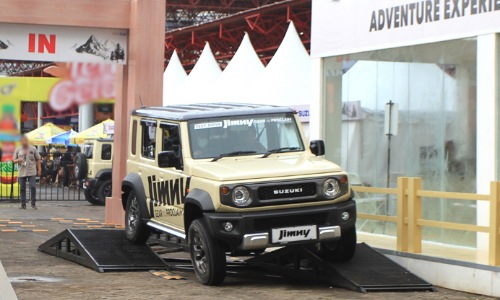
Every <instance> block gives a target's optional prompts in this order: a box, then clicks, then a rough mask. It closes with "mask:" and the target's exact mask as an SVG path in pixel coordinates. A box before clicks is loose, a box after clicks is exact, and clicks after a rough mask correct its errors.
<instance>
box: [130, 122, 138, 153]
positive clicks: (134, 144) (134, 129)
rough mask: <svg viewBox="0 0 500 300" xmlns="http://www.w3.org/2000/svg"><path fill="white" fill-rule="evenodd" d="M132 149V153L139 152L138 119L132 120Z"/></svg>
mask: <svg viewBox="0 0 500 300" xmlns="http://www.w3.org/2000/svg"><path fill="white" fill-rule="evenodd" d="M130 148H131V149H130V151H131V153H132V155H135V154H136V153H137V120H134V121H133V122H132V136H131V138H130Z"/></svg>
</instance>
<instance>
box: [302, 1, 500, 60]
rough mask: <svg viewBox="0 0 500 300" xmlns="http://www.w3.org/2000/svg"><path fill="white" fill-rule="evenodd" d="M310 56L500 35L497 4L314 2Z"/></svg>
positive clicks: (498, 6) (462, 2) (475, 2)
mask: <svg viewBox="0 0 500 300" xmlns="http://www.w3.org/2000/svg"><path fill="white" fill-rule="evenodd" d="M312 18H313V21H312V45H311V52H312V55H313V56H314V57H326V56H335V55H344V54H349V53H357V52H363V51H371V50H377V49H384V48H392V47H402V46H409V45H416V44H423V43H432V42H438V41H445V40H452V39H460V38H465V37H471V36H476V35H480V34H486V33H494V32H500V0H424V1H415V0H377V1H373V0H355V1H352V0H336V1H332V0H313V8H312Z"/></svg>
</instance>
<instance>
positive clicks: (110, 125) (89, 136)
mask: <svg viewBox="0 0 500 300" xmlns="http://www.w3.org/2000/svg"><path fill="white" fill-rule="evenodd" d="M114 130H115V121H113V120H106V121H104V122H102V123H99V124H97V125H95V126H92V127H90V128H89V129H86V130H84V131H82V132H80V133H78V134H76V135H75V136H73V137H71V139H70V140H71V143H72V144H83V142H84V141H85V140H95V139H102V138H107V137H109V136H111V135H113V134H114Z"/></svg>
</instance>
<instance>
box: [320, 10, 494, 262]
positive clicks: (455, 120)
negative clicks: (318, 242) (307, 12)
mask: <svg viewBox="0 0 500 300" xmlns="http://www.w3.org/2000/svg"><path fill="white" fill-rule="evenodd" d="M312 13H313V15H312V18H313V21H312V25H313V26H312V46H311V56H312V57H313V59H314V60H315V64H316V66H317V68H316V69H317V70H318V72H317V73H318V74H320V75H319V76H318V78H317V81H318V82H317V83H318V84H317V86H318V87H320V88H319V89H320V91H321V97H320V98H321V100H320V101H319V102H317V103H315V104H313V105H317V106H316V107H312V108H311V111H313V112H316V111H317V112H320V113H318V114H316V115H313V117H317V118H314V120H315V121H316V120H317V124H312V125H311V126H312V127H313V128H318V129H320V128H321V129H320V136H322V137H323V138H324V140H325V143H326V147H327V149H328V150H327V154H326V157H327V158H328V159H330V160H332V161H338V162H340V163H341V166H342V167H343V168H344V169H346V170H347V171H348V172H349V173H350V174H351V177H352V178H353V179H352V180H354V181H351V182H352V183H356V184H357V185H360V186H366V187H384V188H395V187H397V186H398V177H420V178H422V185H423V187H424V188H425V189H426V190H433V191H446V192H458V193H477V194H489V193H490V182H491V181H497V180H498V179H499V178H498V173H499V167H500V166H499V163H498V155H499V152H498V149H499V146H498V141H499V138H498V137H499V136H498V132H499V129H500V128H499V127H498V126H499V124H498V121H497V120H498V117H497V115H498V106H499V100H500V99H499V94H500V91H499V78H500V72H499V56H500V47H499V40H500V39H499V35H498V33H499V32H500V4H499V3H498V1H490V2H485V1H483V2H480V1H461V2H451V1H433V2H432V3H431V2H420V1H419V2H414V1H407V0H399V1H375V2H374V1H368V0H363V1H356V2H352V1H342V0H341V1H327V0H316V1H313V8H312ZM365 197H368V196H365ZM370 197H371V199H370V200H375V201H364V202H363V196H361V198H362V199H361V200H360V203H359V204H358V209H359V210H360V211H361V212H363V213H368V212H369V213H376V214H382V215H395V214H396V213H397V212H398V211H397V209H398V208H397V205H396V202H395V201H396V200H395V198H390V197H388V196H384V195H375V196H373V194H372V195H371V196H370ZM373 197H375V198H377V197H379V198H380V199H378V200H377V199H373ZM422 199H424V200H425V197H422ZM364 200H367V199H366V198H365V199H364ZM365 202H366V203H368V202H370V203H371V204H365ZM377 202H378V203H379V204H377V205H374V204H373V203H377ZM422 215H423V218H425V219H429V220H434V221H437V222H456V223H462V224H471V225H478V226H487V225H488V224H489V219H490V210H489V204H488V203H486V202H485V201H464V200H454V199H451V200H448V199H444V198H435V199H432V201H423V206H422ZM440 224H442V223H440ZM393 225H394V224H390V223H388V222H380V221H370V220H366V221H364V222H363V223H358V230H360V231H365V232H370V233H375V234H380V235H382V236H396V235H397V230H396V228H395V227H394V226H393ZM449 227H450V228H431V227H423V229H422V239H423V240H425V241H428V242H435V243H440V244H447V245H453V246H457V247H465V248H466V249H469V248H470V249H476V250H477V251H478V252H481V251H483V250H484V249H487V248H488V239H487V238H486V235H485V234H484V233H477V232H474V231H466V230H456V229H455V228H451V227H452V226H449ZM490 249H491V248H490ZM475 261H477V258H476V260H475Z"/></svg>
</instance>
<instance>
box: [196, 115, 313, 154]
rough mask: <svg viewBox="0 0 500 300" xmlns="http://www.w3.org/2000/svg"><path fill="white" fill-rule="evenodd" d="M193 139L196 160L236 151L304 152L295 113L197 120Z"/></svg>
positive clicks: (247, 152) (245, 152) (261, 152)
mask: <svg viewBox="0 0 500 300" xmlns="http://www.w3.org/2000/svg"><path fill="white" fill-rule="evenodd" d="M189 137H190V143H191V156H192V157H193V158H195V159H198V158H215V157H219V156H220V155H224V154H228V153H236V152H241V154H250V153H249V152H252V154H266V153H267V152H269V151H275V150H276V149H281V148H287V149H284V150H283V151H280V152H295V151H303V150H304V145H303V143H302V140H301V138H300V133H299V130H298V128H297V124H296V123H295V118H294V116H293V114H292V113H287V114H285V113H282V114H272V115H256V116H238V117H224V118H211V119H201V120H193V121H190V122H189ZM253 152H255V153H253Z"/></svg>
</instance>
